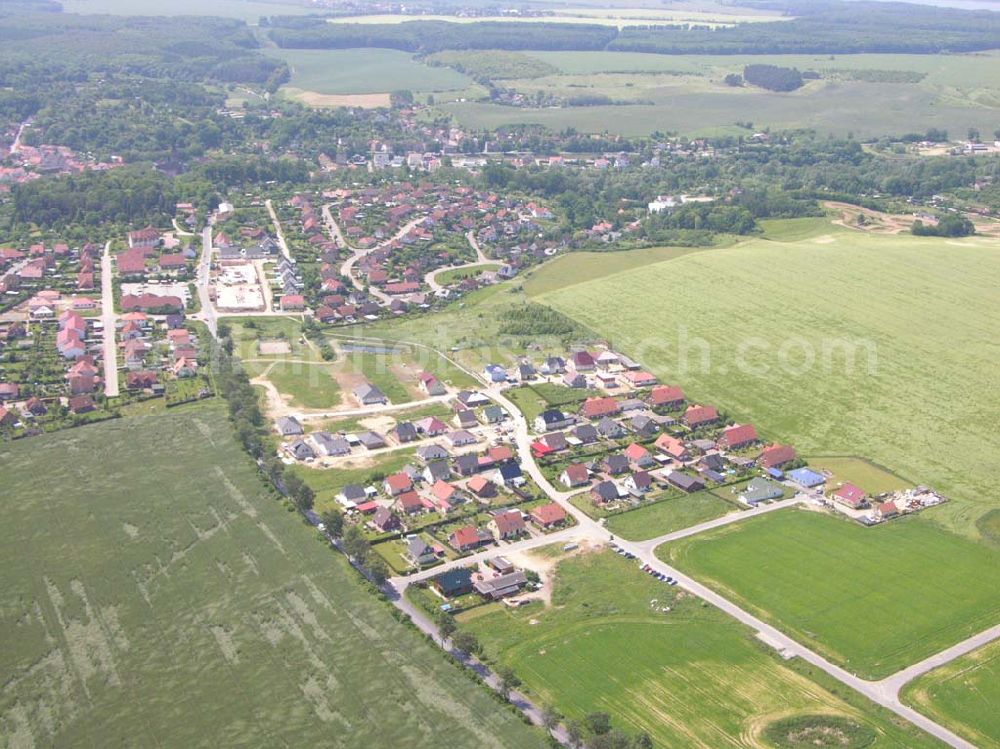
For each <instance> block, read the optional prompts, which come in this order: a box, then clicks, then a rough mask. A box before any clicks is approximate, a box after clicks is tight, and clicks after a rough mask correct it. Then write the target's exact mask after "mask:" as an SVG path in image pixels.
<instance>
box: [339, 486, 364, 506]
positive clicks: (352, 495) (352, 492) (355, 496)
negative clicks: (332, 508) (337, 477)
mask: <svg viewBox="0 0 1000 749" xmlns="http://www.w3.org/2000/svg"><path fill="white" fill-rule="evenodd" d="M340 493H341V494H342V495H343V497H344V499H348V500H351V501H352V502H354V501H357V500H359V499H364V498H365V490H364V488H363V487H362V486H361V485H360V484H348V485H347V486H345V487H344V488H343V489H341V490H340Z"/></svg>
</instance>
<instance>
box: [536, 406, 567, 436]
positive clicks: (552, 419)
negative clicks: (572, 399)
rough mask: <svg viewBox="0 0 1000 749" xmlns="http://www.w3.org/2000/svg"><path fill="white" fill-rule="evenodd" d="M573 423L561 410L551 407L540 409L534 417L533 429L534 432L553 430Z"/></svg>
mask: <svg viewBox="0 0 1000 749" xmlns="http://www.w3.org/2000/svg"><path fill="white" fill-rule="evenodd" d="M572 423H573V418H572V417H571V416H570V417H567V416H566V415H565V414H564V413H563V412H562V411H560V410H558V409H555V408H552V409H549V410H548V411H542V412H541V413H540V414H538V416H536V417H535V422H534V426H535V431H536V432H554V431H557V430H559V429H565V428H566V427H568V426H570V425H571V424H572Z"/></svg>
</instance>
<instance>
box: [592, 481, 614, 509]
mask: <svg viewBox="0 0 1000 749" xmlns="http://www.w3.org/2000/svg"><path fill="white" fill-rule="evenodd" d="M590 499H591V501H592V502H593V503H594V504H595V505H602V504H606V503H608V502H614V501H615V500H616V499H618V487H617V486H615V485H614V482H612V481H602V482H601V483H599V484H596V485H595V486H593V487H591V489H590Z"/></svg>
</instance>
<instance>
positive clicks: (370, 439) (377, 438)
mask: <svg viewBox="0 0 1000 749" xmlns="http://www.w3.org/2000/svg"><path fill="white" fill-rule="evenodd" d="M358 440H359V441H360V442H361V444H362V445H364V446H365V447H367V448H368V449H369V450H375V449H377V448H379V447H385V440H384V439H382V436H381V435H380V434H376V433H375V432H361V433H360V434H359V435H358Z"/></svg>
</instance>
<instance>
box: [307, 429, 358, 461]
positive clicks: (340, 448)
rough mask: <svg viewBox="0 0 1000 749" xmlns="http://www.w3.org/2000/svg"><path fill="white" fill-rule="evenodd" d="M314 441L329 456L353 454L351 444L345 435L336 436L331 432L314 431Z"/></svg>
mask: <svg viewBox="0 0 1000 749" xmlns="http://www.w3.org/2000/svg"><path fill="white" fill-rule="evenodd" d="M312 441H313V443H314V444H315V445H316V448H317V449H318V450H319V451H320V452H321V453H322V454H323V455H326V456H327V457H329V458H337V457H340V456H342V455H350V454H351V445H350V443H349V442H348V441H347V440H346V439H344V438H343V437H334V436H333V435H332V434H330V433H329V432H314V433H313V435H312Z"/></svg>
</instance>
